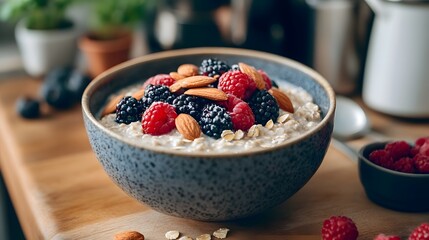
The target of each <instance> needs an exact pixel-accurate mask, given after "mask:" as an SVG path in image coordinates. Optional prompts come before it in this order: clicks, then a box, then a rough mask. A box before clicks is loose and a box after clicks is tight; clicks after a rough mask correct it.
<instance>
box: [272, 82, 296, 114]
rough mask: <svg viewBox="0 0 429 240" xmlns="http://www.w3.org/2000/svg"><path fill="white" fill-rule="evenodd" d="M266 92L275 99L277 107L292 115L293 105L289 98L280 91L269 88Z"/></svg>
mask: <svg viewBox="0 0 429 240" xmlns="http://www.w3.org/2000/svg"><path fill="white" fill-rule="evenodd" d="M268 92H269V93H270V94H271V95H272V96H273V97H274V98H275V99H276V101H277V103H278V104H279V107H280V108H281V109H283V110H285V111H286V112H290V113H294V112H295V110H294V109H293V104H292V102H291V101H290V99H289V97H288V96H287V95H286V94H285V93H283V92H282V91H280V90H279V89H278V88H275V87H273V88H271V89H270V90H268Z"/></svg>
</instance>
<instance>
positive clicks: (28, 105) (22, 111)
mask: <svg viewBox="0 0 429 240" xmlns="http://www.w3.org/2000/svg"><path fill="white" fill-rule="evenodd" d="M16 111H17V112H18V113H19V115H20V116H21V117H23V118H38V117H39V116H40V102H39V100H37V99H34V98H31V97H27V96H23V97H20V98H19V99H18V101H17V102H16Z"/></svg>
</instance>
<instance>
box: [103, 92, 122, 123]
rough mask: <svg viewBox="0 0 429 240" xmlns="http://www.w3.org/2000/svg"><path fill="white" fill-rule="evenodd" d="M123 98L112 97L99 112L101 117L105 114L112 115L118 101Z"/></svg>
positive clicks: (118, 96) (119, 96)
mask: <svg viewBox="0 0 429 240" xmlns="http://www.w3.org/2000/svg"><path fill="white" fill-rule="evenodd" d="M123 97H124V95H121V94H120V95H117V96H115V97H113V98H112V99H111V100H110V101H109V102H108V103H107V104H106V106H105V107H104V109H103V111H102V112H101V116H102V117H104V116H106V115H107V114H110V113H114V112H115V111H116V105H118V103H119V101H121V99H122V98H123Z"/></svg>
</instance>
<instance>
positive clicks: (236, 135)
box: [234, 129, 244, 140]
mask: <svg viewBox="0 0 429 240" xmlns="http://www.w3.org/2000/svg"><path fill="white" fill-rule="evenodd" d="M243 137H244V132H243V131H241V130H240V129H239V130H237V131H236V132H235V133H234V139H235V140H240V139H242V138H243Z"/></svg>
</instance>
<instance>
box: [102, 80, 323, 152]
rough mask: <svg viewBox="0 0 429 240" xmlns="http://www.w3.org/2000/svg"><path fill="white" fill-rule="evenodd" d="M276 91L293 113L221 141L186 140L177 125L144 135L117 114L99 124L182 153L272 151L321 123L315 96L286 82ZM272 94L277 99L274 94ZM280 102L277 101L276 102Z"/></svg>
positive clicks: (127, 92) (230, 132) (132, 91)
mask: <svg viewBox="0 0 429 240" xmlns="http://www.w3.org/2000/svg"><path fill="white" fill-rule="evenodd" d="M170 75H173V74H170ZM141 86H142V84H138V85H135V86H131V87H129V88H127V89H124V90H122V91H120V92H119V95H120V96H132V95H133V96H135V95H136V92H139V91H140V92H141V88H142V87H141ZM182 86H183V85H182ZM172 87H173V88H174V86H170V89H173V88H172ZM219 88H221V87H219ZM216 90H217V88H216ZM264 90H265V89H264ZM276 90H280V91H281V92H282V93H284V94H286V96H287V97H288V98H289V100H290V102H291V103H292V105H293V109H292V111H289V112H288V111H285V110H284V109H281V108H280V109H279V110H278V117H276V119H271V120H269V121H267V122H265V123H264V124H261V123H257V122H256V123H255V124H252V125H251V127H250V128H248V129H247V130H240V129H235V130H234V129H225V130H223V131H222V132H221V134H220V136H219V138H214V137H210V136H207V135H206V134H204V132H203V133H201V134H198V135H197V136H198V137H195V138H191V140H190V139H189V138H188V139H187V138H185V137H184V136H185V135H184V134H183V132H181V131H179V130H178V129H179V127H178V126H177V122H176V126H177V127H176V128H174V129H172V130H171V131H169V132H168V133H166V134H162V135H151V134H145V133H144V130H142V122H141V121H133V122H130V123H128V124H126V123H118V121H117V120H116V117H117V116H116V114H115V113H110V114H105V116H103V117H102V118H101V120H100V122H101V124H102V125H103V126H105V127H106V128H108V129H110V130H111V131H113V132H115V133H117V134H119V135H121V136H124V137H126V138H129V139H132V140H133V141H135V142H136V143H137V144H138V145H141V146H148V145H151V146H158V147H163V148H166V149H175V150H178V151H183V152H232V153H237V152H243V151H246V150H250V149H253V150H254V149H265V148H271V147H274V146H276V145H279V144H281V143H283V142H284V141H286V140H288V139H291V138H293V137H296V136H299V135H301V134H303V133H305V132H307V131H309V130H310V129H311V128H313V127H315V126H316V125H317V124H318V123H319V122H320V121H321V116H320V109H319V106H317V105H316V104H314V103H313V98H312V96H311V95H310V94H309V93H307V92H306V91H305V90H304V89H302V88H300V87H296V86H293V85H290V84H286V83H283V84H282V85H280V86H279V87H278V89H277V88H276ZM172 91H173V90H172ZM256 91H257V90H256ZM271 93H272V92H271ZM117 95H118V93H117ZM137 95H138V94H137ZM272 95H273V96H275V95H274V94H272ZM228 96H229V95H228ZM111 98H114V96H111ZM276 100H277V98H276ZM280 101H281V100H277V102H280ZM249 105H250V103H249ZM143 119H144V115H143ZM243 121H244V120H243Z"/></svg>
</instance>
